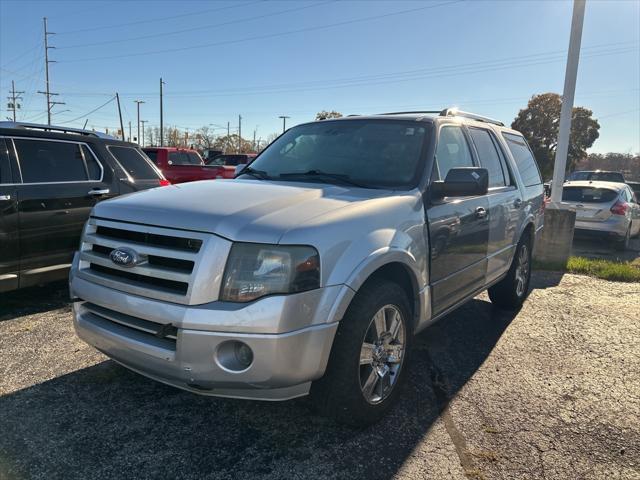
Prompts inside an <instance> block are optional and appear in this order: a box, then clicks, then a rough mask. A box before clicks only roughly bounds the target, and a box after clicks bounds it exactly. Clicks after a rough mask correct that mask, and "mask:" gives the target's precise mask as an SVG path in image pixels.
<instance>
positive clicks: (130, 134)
mask: <svg viewBox="0 0 640 480" xmlns="http://www.w3.org/2000/svg"><path fill="white" fill-rule="evenodd" d="M129 141H131V120H129Z"/></svg>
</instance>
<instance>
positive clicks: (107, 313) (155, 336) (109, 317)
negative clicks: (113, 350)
mask: <svg viewBox="0 0 640 480" xmlns="http://www.w3.org/2000/svg"><path fill="white" fill-rule="evenodd" d="M82 307H83V308H84V309H85V310H86V311H87V312H88V313H89V315H85V316H84V318H85V320H87V321H90V322H91V323H93V324H94V325H97V326H98V327H101V328H103V329H106V330H109V331H111V332H113V333H116V334H118V335H120V336H124V337H128V338H131V339H133V340H137V341H143V342H144V343H147V344H149V345H153V346H155V347H160V348H163V349H166V350H172V351H174V352H175V350H176V344H177V339H178V329H177V328H176V327H174V326H173V325H171V324H161V323H156V322H151V321H149V320H143V319H142V318H138V317H133V316H131V315H127V314H124V313H120V312H116V311H115V310H111V309H109V308H105V307H101V306H99V305H95V304H93V303H90V302H85V303H83V304H82Z"/></svg>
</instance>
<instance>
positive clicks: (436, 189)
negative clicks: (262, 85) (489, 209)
mask: <svg viewBox="0 0 640 480" xmlns="http://www.w3.org/2000/svg"><path fill="white" fill-rule="evenodd" d="M488 189H489V171H488V170H487V169H486V168H476V167H458V168H452V169H451V170H449V172H448V173H447V177H446V178H445V179H444V181H442V180H438V181H435V182H433V183H432V184H431V195H432V198H443V197H472V196H476V195H485V194H486V193H487V190H488Z"/></svg>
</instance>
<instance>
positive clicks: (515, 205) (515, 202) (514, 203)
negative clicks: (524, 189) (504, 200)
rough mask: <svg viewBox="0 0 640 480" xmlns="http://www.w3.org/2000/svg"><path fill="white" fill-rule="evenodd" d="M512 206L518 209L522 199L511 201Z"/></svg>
mask: <svg viewBox="0 0 640 480" xmlns="http://www.w3.org/2000/svg"><path fill="white" fill-rule="evenodd" d="M513 206H514V207H516V208H520V207H521V206H522V199H520V198H516V199H515V200H514V201H513Z"/></svg>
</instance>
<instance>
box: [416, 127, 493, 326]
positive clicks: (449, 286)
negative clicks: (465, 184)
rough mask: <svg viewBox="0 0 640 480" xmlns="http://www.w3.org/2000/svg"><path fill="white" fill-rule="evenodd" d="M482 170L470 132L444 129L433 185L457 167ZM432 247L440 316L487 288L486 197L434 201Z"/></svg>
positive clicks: (434, 298)
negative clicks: (468, 133)
mask: <svg viewBox="0 0 640 480" xmlns="http://www.w3.org/2000/svg"><path fill="white" fill-rule="evenodd" d="M474 166H475V167H477V166H479V165H478V164H477V162H476V161H475V159H474V157H473V155H472V153H471V148H470V145H469V141H468V139H467V135H466V132H465V131H464V129H463V127H461V126H460V125H453V124H452V125H443V126H442V127H441V128H440V131H439V136H438V143H437V146H436V159H435V165H434V172H433V175H432V177H433V178H432V181H435V180H444V178H445V177H446V175H447V172H448V171H449V170H450V169H451V168H455V167H474ZM427 217H428V219H429V237H430V240H431V241H430V249H431V275H430V278H431V296H432V309H433V313H434V315H437V314H439V313H442V312H444V311H445V310H447V309H448V308H450V307H452V306H454V305H455V304H456V303H458V302H459V301H460V300H462V299H464V298H465V297H467V296H469V295H471V294H472V293H474V292H475V291H477V290H479V289H480V288H482V287H483V285H484V283H485V277H486V272H487V249H488V246H489V201H488V198H487V196H486V195H480V196H473V197H444V198H442V199H437V200H431V201H430V203H429V207H428V209H427Z"/></svg>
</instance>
